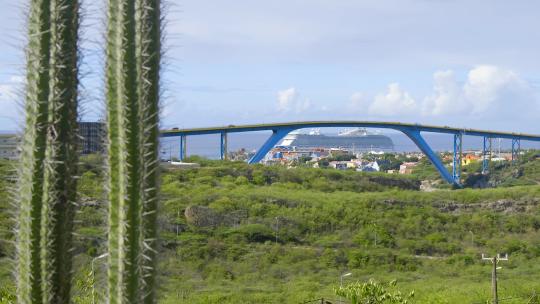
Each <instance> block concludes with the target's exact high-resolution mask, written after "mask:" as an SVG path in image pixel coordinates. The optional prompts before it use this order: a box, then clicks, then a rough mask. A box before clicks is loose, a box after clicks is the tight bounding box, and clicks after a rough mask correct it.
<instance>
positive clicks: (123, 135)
mask: <svg viewBox="0 0 540 304" xmlns="http://www.w3.org/2000/svg"><path fill="white" fill-rule="evenodd" d="M160 6H161V4H160V1H159V0H109V9H108V19H109V24H108V31H107V66H106V81H107V92H106V98H107V134H108V135H107V136H108V138H107V139H108V166H107V167H108V191H109V193H108V199H109V241H108V242H109V244H108V247H109V260H108V294H107V296H108V302H109V303H155V301H156V296H155V273H156V271H155V269H156V262H155V261H156V254H155V253H156V246H157V241H156V240H157V205H158V195H159V191H158V189H159V184H158V169H159V163H158V139H159V129H158V127H159V94H160V92H159V81H160V79H159V67H160V61H161V16H160Z"/></svg>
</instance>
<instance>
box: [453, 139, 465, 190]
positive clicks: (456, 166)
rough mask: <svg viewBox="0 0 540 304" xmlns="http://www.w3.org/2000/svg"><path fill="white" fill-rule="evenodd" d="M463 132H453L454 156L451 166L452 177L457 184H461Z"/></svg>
mask: <svg viewBox="0 0 540 304" xmlns="http://www.w3.org/2000/svg"><path fill="white" fill-rule="evenodd" d="M462 142H463V134H462V133H457V134H454V157H453V167H452V178H453V179H454V182H455V183H457V184H461V161H462V156H463V145H462Z"/></svg>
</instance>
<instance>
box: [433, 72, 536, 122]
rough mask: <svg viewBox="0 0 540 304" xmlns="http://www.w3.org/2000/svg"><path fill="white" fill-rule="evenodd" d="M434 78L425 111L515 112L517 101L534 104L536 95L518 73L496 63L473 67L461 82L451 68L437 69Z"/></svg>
mask: <svg viewBox="0 0 540 304" xmlns="http://www.w3.org/2000/svg"><path fill="white" fill-rule="evenodd" d="M433 81H434V85H433V93H432V94H431V95H428V96H427V97H426V98H425V99H424V105H423V114H424V115H435V116H439V115H452V114H465V115H467V114H472V115H476V116H479V115H495V114H500V113H501V111H502V112H505V113H509V112H513V111H514V110H515V108H516V106H517V105H518V104H520V105H523V106H531V105H532V106H534V105H535V103H536V99H537V98H535V96H534V94H533V91H532V90H531V86H530V85H529V84H528V83H527V81H525V80H523V79H521V78H520V77H519V75H518V74H517V73H515V72H513V71H511V70H507V69H504V68H501V67H497V66H493V65H480V66H477V67H475V68H473V69H471V70H470V71H469V72H468V73H467V78H466V80H465V83H464V84H462V85H461V84H460V83H459V82H458V81H457V80H456V76H455V74H454V72H453V71H451V70H447V71H437V72H435V73H434V75H433Z"/></svg>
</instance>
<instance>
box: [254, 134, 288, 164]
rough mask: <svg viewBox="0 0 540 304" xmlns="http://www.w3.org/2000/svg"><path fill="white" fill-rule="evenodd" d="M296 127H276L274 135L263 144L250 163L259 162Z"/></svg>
mask: <svg viewBox="0 0 540 304" xmlns="http://www.w3.org/2000/svg"><path fill="white" fill-rule="evenodd" d="M292 130H294V129H290V128H282V129H274V130H272V135H270V137H269V138H268V139H267V140H266V142H265V143H264V144H263V145H262V147H260V148H259V150H257V153H255V155H253V157H252V158H251V159H250V160H249V161H248V163H250V164H254V163H258V162H260V161H261V160H262V159H263V158H264V156H266V154H267V153H268V152H269V151H270V150H272V148H273V147H274V146H275V145H276V144H277V143H278V142H279V141H280V140H282V139H283V137H285V136H287V134H289V132H291V131H292Z"/></svg>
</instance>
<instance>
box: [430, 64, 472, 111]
mask: <svg viewBox="0 0 540 304" xmlns="http://www.w3.org/2000/svg"><path fill="white" fill-rule="evenodd" d="M433 81H434V85H433V93H432V94H431V95H428V96H427V97H426V98H425V99H424V104H423V113H424V114H426V115H430V114H433V115H442V114H455V113H459V112H461V111H463V110H464V109H465V108H466V103H465V100H464V99H463V92H462V88H461V87H460V85H459V83H458V82H457V80H456V76H455V74H454V72H453V71H451V70H446V71H437V72H435V74H433Z"/></svg>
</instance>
